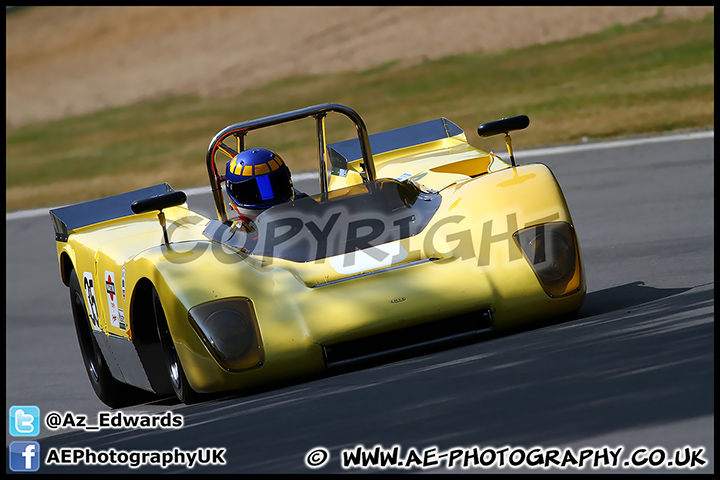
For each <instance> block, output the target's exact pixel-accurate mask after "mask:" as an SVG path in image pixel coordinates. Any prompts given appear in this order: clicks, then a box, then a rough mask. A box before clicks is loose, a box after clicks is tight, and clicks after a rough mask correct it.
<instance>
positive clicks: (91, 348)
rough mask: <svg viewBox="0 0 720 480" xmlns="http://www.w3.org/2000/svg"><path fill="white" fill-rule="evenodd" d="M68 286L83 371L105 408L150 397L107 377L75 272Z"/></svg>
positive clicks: (110, 375) (105, 365) (132, 403)
mask: <svg viewBox="0 0 720 480" xmlns="http://www.w3.org/2000/svg"><path fill="white" fill-rule="evenodd" d="M69 283H70V304H71V305H72V312H73V319H74V321H75V331H76V333H77V337H78V343H79V344H80V352H81V353H82V359H83V363H84V364H85V370H86V371H87V374H88V378H89V379H90V384H91V385H92V387H93V390H95V394H96V395H97V396H98V398H99V399H100V400H101V401H102V402H103V403H104V404H105V405H107V406H109V407H112V408H118V407H125V406H128V405H134V404H136V403H139V402H142V401H143V400H145V398H146V397H147V396H148V395H150V394H149V393H148V392H145V391H143V390H140V389H139V388H135V387H133V386H130V385H128V384H126V383H122V382H120V381H118V380H116V379H115V378H113V376H112V374H111V373H110V369H109V368H108V365H107V362H106V361H105V358H104V357H103V354H102V351H101V350H100V347H99V346H98V343H97V340H95V337H94V336H93V333H92V330H91V328H90V323H89V322H90V320H89V318H90V317H89V316H88V314H87V309H86V308H85V296H84V294H83V290H82V288H81V287H80V281H79V280H78V276H77V273H76V272H75V270H74V269H73V270H72V272H70V281H69Z"/></svg>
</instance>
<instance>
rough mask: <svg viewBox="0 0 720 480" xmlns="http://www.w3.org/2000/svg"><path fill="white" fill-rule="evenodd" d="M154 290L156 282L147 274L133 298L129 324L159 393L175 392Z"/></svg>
mask: <svg viewBox="0 0 720 480" xmlns="http://www.w3.org/2000/svg"><path fill="white" fill-rule="evenodd" d="M153 289H154V285H153V283H152V281H151V280H150V279H148V278H146V277H143V278H141V279H140V280H139V281H138V282H137V283H136V284H135V288H134V289H133V292H132V296H131V297H130V309H129V310H130V315H129V322H130V323H129V325H130V331H131V332H132V342H133V345H134V346H135V350H136V351H137V354H138V357H139V358H140V362H141V363H142V366H143V368H144V369H145V374H146V375H147V378H148V381H149V382H150V386H151V387H152V388H153V390H154V391H155V393H157V394H159V395H168V394H172V393H173V389H172V385H171V384H170V380H169V379H168V376H167V371H166V368H165V361H164V358H163V352H162V348H161V345H160V337H159V336H158V330H157V324H156V320H155V315H154V313H153Z"/></svg>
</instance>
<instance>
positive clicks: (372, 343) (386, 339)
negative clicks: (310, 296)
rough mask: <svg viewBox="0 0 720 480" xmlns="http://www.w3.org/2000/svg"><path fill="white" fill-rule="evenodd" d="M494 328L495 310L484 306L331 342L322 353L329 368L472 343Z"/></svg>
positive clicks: (386, 359) (357, 364)
mask: <svg viewBox="0 0 720 480" xmlns="http://www.w3.org/2000/svg"><path fill="white" fill-rule="evenodd" d="M492 330H493V325H492V314H491V313H490V311H489V310H483V311H480V312H473V313H471V314H466V315H462V316H456V317H450V318H444V319H442V320H435V321H432V322H428V323H424V324H422V325H415V326H412V327H408V328H403V329H400V330H394V331H392V332H387V333H382V334H379V335H373V336H370V337H365V338H361V339H357V340H350V341H347V342H342V343H336V344H335V345H328V346H325V347H323V355H324V357H325V364H326V365H327V367H328V369H333V370H334V369H339V368H342V367H349V366H359V364H362V363H366V362H371V361H376V360H379V359H382V360H385V361H388V360H391V359H393V358H396V357H401V356H403V355H407V354H409V353H414V354H418V353H421V352H423V351H427V350H430V349H433V348H437V347H439V346H445V347H447V346H451V345H455V344H461V343H469V342H470V341H475V340H479V339H480V337H481V335H482V334H484V333H488V332H491V331H492Z"/></svg>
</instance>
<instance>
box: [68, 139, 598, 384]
mask: <svg viewBox="0 0 720 480" xmlns="http://www.w3.org/2000/svg"><path fill="white" fill-rule="evenodd" d="M375 162H376V166H377V172H378V178H398V177H401V176H403V175H405V176H408V175H409V176H410V179H411V181H413V182H415V183H416V184H418V185H419V186H421V187H422V188H423V189H425V190H433V191H438V192H440V193H441V195H442V203H441V205H440V207H439V209H438V211H437V213H436V215H435V216H434V218H433V219H432V220H431V221H430V223H429V224H428V225H427V226H426V227H425V229H424V230H423V231H422V232H421V233H420V234H418V235H416V236H414V237H411V238H407V239H404V240H402V241H401V242H400V243H401V244H402V246H403V248H404V249H405V251H407V252H408V255H407V257H406V258H405V260H404V261H403V263H412V262H415V261H417V260H422V259H434V260H432V261H428V262H425V263H419V264H414V265H411V266H407V267H406V268H399V269H394V270H390V271H383V272H381V273H379V274H376V275H366V276H362V277H356V276H355V275H357V273H355V274H352V275H343V274H341V273H338V272H337V271H336V270H335V269H334V268H333V267H332V265H331V259H323V260H318V261H315V262H308V263H297V262H291V261H287V260H281V259H267V258H261V257H258V256H256V255H245V254H242V253H239V252H236V251H233V250H231V249H230V248H228V247H225V246H222V245H220V244H218V243H213V242H211V241H209V240H208V239H207V238H206V237H204V236H203V235H202V232H203V229H204V228H205V226H206V225H207V223H208V221H209V219H207V218H205V217H202V216H200V215H197V214H195V213H193V212H191V211H190V210H188V209H187V208H186V207H185V206H180V207H172V208H167V209H165V210H164V211H165V215H166V217H167V228H168V234H169V237H170V242H171V243H170V245H169V246H165V245H163V242H162V231H161V229H160V226H159V223H158V220H157V215H156V214H155V213H152V212H151V213H145V214H141V215H135V216H132V217H124V218H119V219H115V220H112V221H108V222H104V223H102V224H96V225H92V226H90V227H85V228H82V229H78V230H77V231H75V232H73V233H72V234H71V235H70V237H69V241H68V242H67V243H64V242H58V254H59V255H62V254H67V255H68V256H69V258H70V260H71V261H72V263H73V265H74V268H75V269H76V270H77V271H78V276H79V278H80V279H81V282H82V276H83V273H82V272H92V273H93V276H94V278H95V279H96V282H98V284H99V285H102V281H103V277H102V276H103V274H104V272H106V271H110V272H114V275H115V278H116V284H117V285H118V287H117V289H116V293H117V294H118V295H117V300H118V308H120V309H122V310H123V311H124V312H125V322H126V325H127V327H126V329H124V330H123V329H121V328H118V327H116V326H113V325H112V324H111V322H110V320H109V319H108V316H109V305H108V299H107V298H106V297H107V295H105V289H104V287H100V288H97V287H96V299H97V302H98V312H99V314H100V327H101V329H102V330H103V331H105V332H106V333H108V334H114V335H118V336H122V337H126V338H130V337H131V336H132V329H133V321H134V319H133V318H132V317H131V316H130V315H129V314H128V312H130V304H131V302H132V298H133V292H134V289H135V287H136V285H137V284H138V282H139V281H140V280H141V279H142V278H147V279H149V280H150V281H151V282H152V283H153V284H154V285H155V287H156V289H157V290H158V293H159V295H160V298H161V301H162V304H163V307H164V309H165V313H166V316H167V319H168V323H169V327H170V331H171V333H172V336H173V339H174V341H175V346H176V350H177V352H178V355H179V357H180V360H181V362H182V365H183V368H184V370H185V374H186V376H187V378H188V381H189V383H190V384H191V386H192V387H193V389H195V390H196V391H198V392H213V391H221V390H231V389H238V388H243V387H246V386H251V385H256V384H259V383H262V382H269V381H274V380H279V379H283V378H289V377H293V376H296V375H301V374H310V373H314V372H321V371H323V369H324V368H325V367H324V363H323V358H322V351H321V345H327V344H332V343H335V342H339V341H344V340H348V339H352V338H357V337H361V336H365V335H369V334H373V333H379V332H384V331H388V330H393V329H397V328H401V327H405V326H409V325H413V324H418V323H422V322H425V321H429V320H434V319H438V318H443V317H446V316H449V315H452V314H458V313H464V312H469V311H472V310H477V309H481V308H488V309H490V310H491V311H492V315H493V320H494V325H495V327H496V328H498V329H503V328H510V327H515V326H519V325H523V324H526V323H531V322H535V321H537V320H539V319H541V318H545V317H549V316H553V315H559V314H562V313H567V312H572V311H575V310H577V309H578V308H579V307H580V305H581V304H582V301H583V297H584V294H585V282H584V278H582V280H581V288H580V289H579V290H578V291H577V292H576V293H575V294H572V295H568V296H566V297H563V298H550V297H549V296H548V295H546V294H545V293H544V291H543V289H542V288H541V286H540V284H539V282H538V279H537V277H536V276H535V274H534V273H533V270H532V269H531V267H530V265H529V264H528V262H527V261H526V260H525V258H524V257H523V256H522V253H521V252H520V250H519V248H518V247H517V245H516V244H515V243H514V241H513V239H512V234H513V233H514V232H515V231H517V230H518V229H522V228H524V227H526V226H531V225H537V224H540V223H545V222H551V221H563V222H568V223H570V224H572V219H571V217H570V213H569V211H568V208H567V205H566V203H565V199H564V197H563V194H562V192H561V190H560V187H559V186H558V184H557V182H556V180H555V178H554V176H553V174H552V173H551V172H550V170H549V169H548V168H547V167H546V166H544V165H541V164H527V165H521V166H518V167H517V168H511V167H510V166H509V165H508V164H507V163H505V162H503V161H502V160H501V159H500V158H499V157H497V156H495V155H492V154H488V153H486V152H483V151H481V150H478V149H476V148H474V147H472V146H471V145H469V144H468V143H467V142H466V141H465V138H464V135H459V136H457V137H453V138H450V139H444V140H439V141H435V142H431V143H428V144H424V145H420V146H415V147H411V148H405V149H402V150H399V151H395V152H390V153H386V154H382V155H377V156H376V157H375ZM351 168H352V165H351ZM482 172H492V173H484V174H482V175H480V176H476V177H474V178H472V177H470V176H469V175H477V174H478V173H482ZM360 181H361V180H360V176H359V175H358V174H354V173H352V172H349V173H348V176H347V177H333V178H332V179H331V182H330V183H331V188H333V189H337V188H342V187H344V186H348V185H353V184H356V183H359V182H360ZM61 264H62V262H61ZM123 269H125V295H123V294H122V292H121V289H120V287H119V284H120V277H121V275H122V271H123ZM360 273H370V272H360ZM580 274H581V275H582V267H580ZM350 277H352V278H350ZM348 278H350V279H349V280H348ZM343 279H346V281H340V282H338V281H339V280H343ZM330 282H335V283H330ZM231 296H244V297H248V298H250V299H252V302H253V303H254V307H255V311H256V315H257V318H258V322H259V327H260V332H261V337H262V342H263V347H264V350H265V363H264V364H263V365H262V367H260V368H256V369H253V370H248V371H244V372H239V373H230V372H227V371H225V370H224V369H222V368H221V367H220V366H219V365H218V364H217V363H216V361H215V360H214V359H213V357H212V356H211V355H210V353H209V352H208V351H207V349H206V347H205V346H204V344H203V343H202V341H201V340H200V338H199V337H198V335H197V334H196V332H195V331H194V330H193V328H192V327H191V325H190V324H189V322H188V310H189V309H190V308H192V307H193V306H195V305H198V304H201V303H204V302H207V301H210V300H214V299H218V298H224V297H231ZM86 301H87V299H86ZM87 306H88V308H89V305H87Z"/></svg>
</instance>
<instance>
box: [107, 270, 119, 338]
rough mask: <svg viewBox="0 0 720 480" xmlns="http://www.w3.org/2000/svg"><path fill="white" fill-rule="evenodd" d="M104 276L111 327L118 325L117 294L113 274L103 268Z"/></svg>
mask: <svg viewBox="0 0 720 480" xmlns="http://www.w3.org/2000/svg"><path fill="white" fill-rule="evenodd" d="M104 278H105V291H106V292H107V299H108V310H109V311H110V324H111V325H112V326H113V327H120V313H119V312H118V302H117V294H116V293H115V274H114V273H113V272H110V271H108V270H105V277H104ZM123 323H124V322H123Z"/></svg>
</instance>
